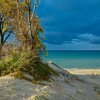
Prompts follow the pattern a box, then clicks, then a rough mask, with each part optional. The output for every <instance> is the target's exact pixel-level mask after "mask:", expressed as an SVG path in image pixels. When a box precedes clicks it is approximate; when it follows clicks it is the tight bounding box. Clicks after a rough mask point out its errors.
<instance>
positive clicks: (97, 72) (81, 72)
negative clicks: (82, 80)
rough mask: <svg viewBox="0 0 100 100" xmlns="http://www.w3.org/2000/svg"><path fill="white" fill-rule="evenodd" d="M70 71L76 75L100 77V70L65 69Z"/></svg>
mask: <svg viewBox="0 0 100 100" xmlns="http://www.w3.org/2000/svg"><path fill="white" fill-rule="evenodd" d="M65 70H67V71H69V72H70V73H71V74H75V75H100V69H92V68H91V69H77V68H72V69H65Z"/></svg>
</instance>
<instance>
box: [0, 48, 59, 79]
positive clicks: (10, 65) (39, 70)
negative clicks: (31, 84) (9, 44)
mask: <svg viewBox="0 0 100 100" xmlns="http://www.w3.org/2000/svg"><path fill="white" fill-rule="evenodd" d="M24 73H26V74H28V75H30V76H32V77H33V79H34V80H37V81H38V80H47V79H49V77H50V75H52V74H54V75H57V73H56V72H55V71H54V70H53V69H52V68H50V67H49V66H48V64H46V63H43V62H42V60H41V59H40V58H39V57H38V56H37V55H35V54H34V53H33V52H32V51H31V50H30V49H21V50H13V51H12V52H11V53H10V54H9V55H7V56H5V57H3V58H2V60H0V75H7V74H13V75H14V76H15V77H18V78H25V79H26V77H25V76H24Z"/></svg>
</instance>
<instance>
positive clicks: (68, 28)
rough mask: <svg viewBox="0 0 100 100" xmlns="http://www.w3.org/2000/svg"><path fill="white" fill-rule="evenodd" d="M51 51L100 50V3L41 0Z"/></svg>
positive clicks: (88, 0)
mask: <svg viewBox="0 0 100 100" xmlns="http://www.w3.org/2000/svg"><path fill="white" fill-rule="evenodd" d="M37 14H38V16H39V18H40V20H41V25H42V27H43V29H44V34H45V37H46V40H45V41H44V43H45V45H46V46H47V49H48V50H100V0H41V3H40V5H39V7H38V10H37Z"/></svg>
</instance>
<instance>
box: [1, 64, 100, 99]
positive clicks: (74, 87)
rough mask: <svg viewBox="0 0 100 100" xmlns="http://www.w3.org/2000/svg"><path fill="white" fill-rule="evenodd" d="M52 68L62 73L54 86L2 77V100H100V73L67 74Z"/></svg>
mask: <svg viewBox="0 0 100 100" xmlns="http://www.w3.org/2000/svg"><path fill="white" fill-rule="evenodd" d="M48 64H49V66H50V67H52V68H53V69H54V70H56V71H57V72H58V73H59V76H51V81H50V82H46V81H41V82H40V84H33V83H31V82H29V81H27V80H20V79H16V78H14V77H11V76H4V77H0V100H100V69H70V70H63V69H61V68H59V67H57V66H56V65H54V64H52V63H48ZM68 71H69V72H70V73H72V74H70V73H69V72H68ZM74 74H76V75H74ZM93 74H99V75H93Z"/></svg>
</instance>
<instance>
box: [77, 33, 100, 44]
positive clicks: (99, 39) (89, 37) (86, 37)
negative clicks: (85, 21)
mask: <svg viewBox="0 0 100 100" xmlns="http://www.w3.org/2000/svg"><path fill="white" fill-rule="evenodd" d="M78 37H79V39H80V40H81V41H88V42H90V43H93V44H100V36H96V35H93V34H90V33H85V34H80V35H79V36H78Z"/></svg>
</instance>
